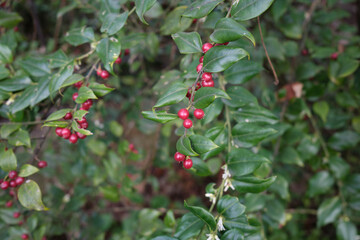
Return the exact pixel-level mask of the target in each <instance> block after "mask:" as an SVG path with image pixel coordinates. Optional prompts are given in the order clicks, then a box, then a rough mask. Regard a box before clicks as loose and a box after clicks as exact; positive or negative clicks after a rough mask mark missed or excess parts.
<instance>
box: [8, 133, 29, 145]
mask: <svg viewBox="0 0 360 240" xmlns="http://www.w3.org/2000/svg"><path fill="white" fill-rule="evenodd" d="M8 142H9V143H10V144H11V145H14V146H17V147H18V146H26V147H31V141H30V135H29V132H28V131H25V130H23V129H19V130H17V131H16V132H13V133H12V134H11V135H10V136H9V137H8Z"/></svg>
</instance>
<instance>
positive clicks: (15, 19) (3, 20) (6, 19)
mask: <svg viewBox="0 0 360 240" xmlns="http://www.w3.org/2000/svg"><path fill="white" fill-rule="evenodd" d="M22 20H23V19H22V17H21V16H20V15H19V14H17V13H14V12H8V11H4V10H0V26H1V27H5V28H13V27H15V26H16V25H18V24H19V22H21V21H22Z"/></svg>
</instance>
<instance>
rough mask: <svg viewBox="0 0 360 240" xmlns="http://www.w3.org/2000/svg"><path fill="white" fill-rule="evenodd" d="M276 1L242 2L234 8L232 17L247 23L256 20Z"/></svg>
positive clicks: (255, 0) (249, 0)
mask: <svg viewBox="0 0 360 240" xmlns="http://www.w3.org/2000/svg"><path fill="white" fill-rule="evenodd" d="M273 2H274V0H242V1H240V2H239V3H238V4H236V5H235V6H233V7H232V9H231V17H232V18H234V19H236V20H240V21H245V20H249V19H252V18H255V17H257V16H259V15H261V14H262V13H263V12H265V11H266V10H267V9H268V8H269V7H270V6H271V4H272V3H273Z"/></svg>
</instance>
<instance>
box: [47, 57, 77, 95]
mask: <svg viewBox="0 0 360 240" xmlns="http://www.w3.org/2000/svg"><path fill="white" fill-rule="evenodd" d="M73 71H74V63H73V62H71V63H69V64H68V65H66V66H64V67H63V68H62V69H60V70H59V72H57V73H56V74H54V75H53V76H52V78H51V81H50V85H49V91H50V93H54V92H56V91H58V90H59V89H60V88H61V86H62V85H63V84H64V82H65V81H66V80H67V79H68V78H69V77H70V76H71V75H72V73H73Z"/></svg>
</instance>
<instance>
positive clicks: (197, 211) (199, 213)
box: [184, 201, 216, 231]
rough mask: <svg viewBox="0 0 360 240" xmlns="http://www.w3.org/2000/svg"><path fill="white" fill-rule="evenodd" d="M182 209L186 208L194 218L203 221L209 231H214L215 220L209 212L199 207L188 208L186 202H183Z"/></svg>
mask: <svg viewBox="0 0 360 240" xmlns="http://www.w3.org/2000/svg"><path fill="white" fill-rule="evenodd" d="M184 207H185V208H187V209H188V210H189V211H190V212H191V213H192V214H194V215H195V216H196V217H198V218H199V219H201V221H203V222H204V223H205V224H206V225H207V226H208V227H209V229H210V230H213V231H214V230H215V229H216V221H215V218H214V216H213V215H212V214H211V213H210V212H208V211H207V210H205V209H203V208H201V207H195V206H189V205H188V204H187V203H186V201H184Z"/></svg>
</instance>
